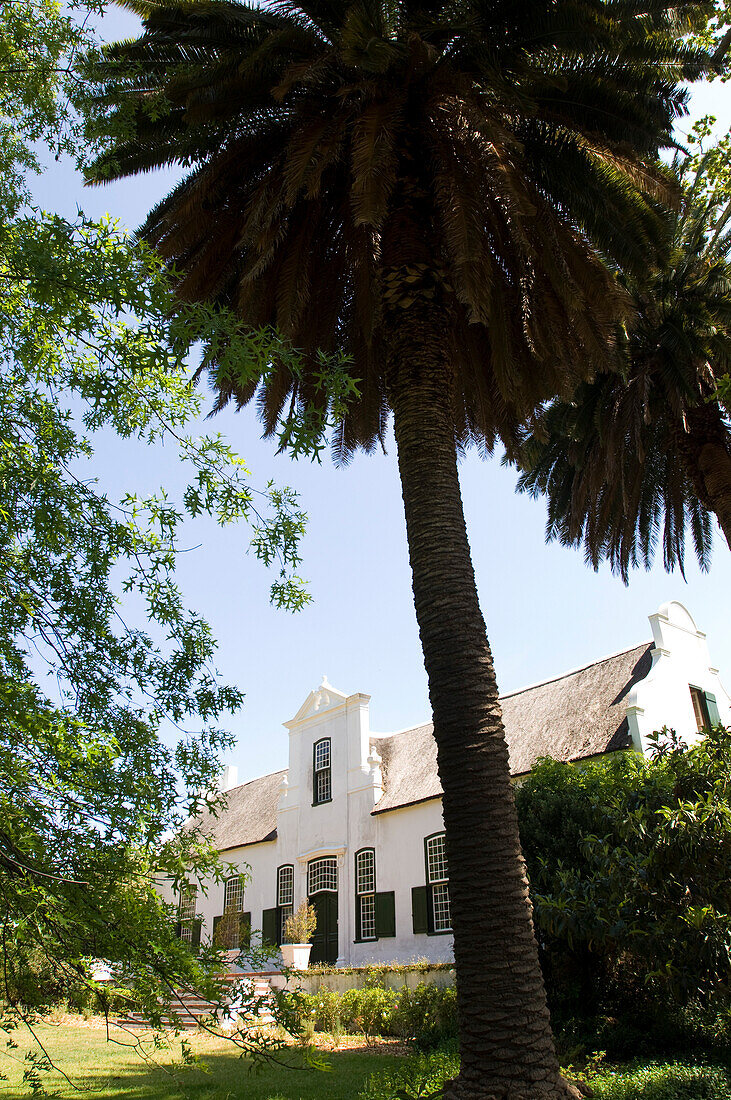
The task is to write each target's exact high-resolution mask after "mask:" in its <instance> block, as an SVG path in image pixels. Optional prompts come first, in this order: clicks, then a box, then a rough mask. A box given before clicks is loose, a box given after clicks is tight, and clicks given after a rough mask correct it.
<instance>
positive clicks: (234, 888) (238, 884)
mask: <svg viewBox="0 0 731 1100" xmlns="http://www.w3.org/2000/svg"><path fill="white" fill-rule="evenodd" d="M230 908H232V909H234V911H235V912H236V913H241V912H243V909H244V883H243V880H242V878H241V875H234V877H233V878H229V879H226V885H225V887H224V891H223V911H224V913H226V912H228V911H229V909H230Z"/></svg>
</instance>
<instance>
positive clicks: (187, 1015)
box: [116, 971, 274, 1030]
mask: <svg viewBox="0 0 731 1100" xmlns="http://www.w3.org/2000/svg"><path fill="white" fill-rule="evenodd" d="M222 977H223V979H224V981H225V982H226V983H227V984H228V985H233V984H234V983H237V982H242V983H244V982H245V983H246V984H247V985H249V988H250V990H251V993H252V994H253V996H254V997H255V998H256V999H257V1000H258V1001H259V1004H258V1006H257V1007H258V1011H257V1012H255V1013H247V1014H246V1018H247V1019H248V1020H249V1021H250V1022H251V1023H252V1024H254V1023H256V1024H259V1025H262V1026H268V1025H269V1024H272V1023H273V1022H274V1017H273V1016H272V1012H271V1009H270V996H271V992H272V988H271V985H270V984H269V981H268V978H267V977H266V976H264V975H262V974H256V975H255V974H245V973H240V974H236V973H234V972H231V971H229V972H228V973H227V974H224V975H222ZM175 995H176V1001H175V1003H174V1004H173V1005H171V1007H172V1008H173V1010H174V1011H175V1013H176V1015H177V1016H178V1026H179V1027H183V1028H185V1029H186V1030H192V1029H193V1028H196V1027H198V1022H199V1020H200V1019H202V1018H204V1017H206V1016H210V1015H211V1014H212V1012H213V1010H214V1007H215V1006H214V1003H213V1002H212V1001H209V1000H207V999H206V998H204V997H201V996H200V994H198V993H195V992H193V991H187V990H181V989H178V990H176V991H175ZM116 1023H117V1024H119V1026H120V1027H135V1028H146V1027H148V1026H149V1025H148V1023H147V1021H146V1020H145V1018H144V1017H143V1016H142V1014H141V1013H140V1012H129V1013H127V1015H126V1016H120V1017H119V1018H118V1019H117V1020H116ZM163 1023H164V1024H165V1025H166V1026H172V1023H173V1022H172V1020H171V1019H170V1017H168V1016H165V1017H163Z"/></svg>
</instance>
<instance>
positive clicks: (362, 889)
mask: <svg viewBox="0 0 731 1100" xmlns="http://www.w3.org/2000/svg"><path fill="white" fill-rule="evenodd" d="M375 888H376V854H375V852H374V851H373V850H372V849H370V848H367V849H366V850H365V851H364V852H358V854H357V855H356V857H355V892H356V894H372V893H373V891H374V890H375Z"/></svg>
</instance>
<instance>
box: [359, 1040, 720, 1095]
mask: <svg viewBox="0 0 731 1100" xmlns="http://www.w3.org/2000/svg"><path fill="white" fill-rule="evenodd" d="M458 1073H459V1055H458V1054H457V1052H456V1048H455V1049H454V1050H453V1049H450V1048H447V1047H445V1048H444V1049H442V1050H433V1051H431V1052H430V1053H429V1054H418V1055H416V1056H414V1057H411V1058H406V1059H404V1065H403V1066H402V1067H400V1068H399V1069H397V1070H391V1071H390V1072H386V1073H383V1072H379V1073H373V1074H371V1076H370V1077H369V1078H368V1080H367V1081H366V1084H365V1088H364V1089H363V1091H362V1092H361V1093H360V1095H359V1097H358V1100H422V1098H425V1097H429V1096H435V1095H437V1094H439V1093H440V1092H441V1090H442V1088H443V1086H444V1083H445V1081H449V1080H451V1078H453V1077H456V1076H457V1074H458ZM653 1100H654V1098H653ZM713 1100H715V1097H714V1098H713ZM723 1100H725V1097H724V1098H723Z"/></svg>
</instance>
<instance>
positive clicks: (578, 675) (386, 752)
mask: <svg viewBox="0 0 731 1100" xmlns="http://www.w3.org/2000/svg"><path fill="white" fill-rule="evenodd" d="M652 648H653V646H652V644H648V645H640V646H635V647H634V648H633V649H627V650H625V651H624V652H623V653H616V654H614V655H613V656H612V657H605V658H604V660H601V661H595V662H594V663H593V664H591V665H586V667H585V668H581V669H577V670H576V671H574V672H568V673H566V674H565V675H564V676H558V677H556V679H555V680H547V681H545V683H542V684H535V685H534V686H532V687H529V688H524V689H523V690H522V691H515V692H511V694H509V695H503V696H502V697H501V699H500V702H501V705H502V710H503V721H504V722H505V735H506V738H507V742H508V749H509V751H510V771H511V774H512V775H523V774H525V773H526V772H529V771H530V769H531V768H532V767H533V765H534V764H535V762H536V760H538V758H539V757H541V756H552V757H553V758H554V760H563V761H569V760H581V759H584V758H585V757H587V756H596V755H598V754H599V753H604V752H611V751H613V750H614V749H621V748H626V747H627V746H628V745H629V743H630V736H629V729H628V726H627V719H626V717H625V710H626V706H627V704H626V696H627V694H628V693H629V691H630V690H631V689H632V687H633V686H634V685H635V684H636V683H637V682H638V680H643V679H644V678H645V676H647V673H648V672H649V671H650V666H651V664H652V658H651V656H650V653H651V651H652ZM376 744H377V748H378V752H379V754H380V756H381V758H382V760H383V769H384V793H383V795H382V797H381V799H380V801H379V802H378V804H377V806H376V808H375V809H374V811H373V813H376V814H378V813H384V812H385V811H387V810H396V809H399V808H400V807H402V806H411V805H413V804H414V803H415V802H425V801H427V800H428V799H431V798H438V797H439V796H440V795H441V793H442V788H441V784H440V782H439V776H438V774H437V749H436V743H435V741H434V738H433V736H432V726H431V724H428V725H425V726H417V727H416V728H415V729H412V730H405V731H404V732H403V733H396V734H391V735H388V736H385V737H379V738H377V740H376Z"/></svg>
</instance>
